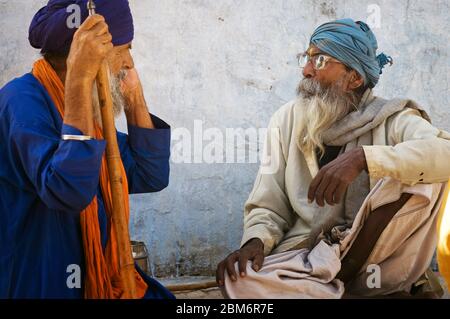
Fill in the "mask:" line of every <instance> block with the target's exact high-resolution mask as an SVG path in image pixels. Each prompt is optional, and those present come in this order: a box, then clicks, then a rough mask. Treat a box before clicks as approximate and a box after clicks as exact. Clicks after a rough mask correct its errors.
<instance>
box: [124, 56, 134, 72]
mask: <svg viewBox="0 0 450 319" xmlns="http://www.w3.org/2000/svg"><path fill="white" fill-rule="evenodd" d="M122 68H123V69H128V70H129V69H133V68H134V61H133V58H132V57H131V54H129V53H127V54H125V56H124V57H123V61H122Z"/></svg>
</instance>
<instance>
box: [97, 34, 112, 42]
mask: <svg viewBox="0 0 450 319" xmlns="http://www.w3.org/2000/svg"><path fill="white" fill-rule="evenodd" d="M98 40H99V41H100V42H101V43H102V44H108V43H111V41H112V35H111V33H109V32H108V33H106V34H103V35H102V36H100V37H98Z"/></svg>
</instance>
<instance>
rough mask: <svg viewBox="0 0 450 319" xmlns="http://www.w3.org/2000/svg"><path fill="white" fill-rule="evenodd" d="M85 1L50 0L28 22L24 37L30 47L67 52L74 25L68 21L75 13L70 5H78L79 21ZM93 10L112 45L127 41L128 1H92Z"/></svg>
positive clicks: (84, 14)
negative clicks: (102, 20) (104, 25)
mask: <svg viewBox="0 0 450 319" xmlns="http://www.w3.org/2000/svg"><path fill="white" fill-rule="evenodd" d="M87 2H88V1H87V0H50V1H49V2H48V3H47V5H46V6H45V7H43V8H41V9H40V10H39V11H38V12H37V13H36V14H35V16H34V18H33V20H32V21H31V25H30V29H29V33H28V39H29V41H30V44H31V46H32V47H34V48H36V49H41V52H42V53H49V52H50V53H59V54H67V53H68V52H69V50H70V45H71V44H72V39H73V35H74V34H75V32H76V30H77V29H76V28H72V27H71V25H70V24H68V21H72V20H73V19H72V17H71V15H73V14H76V12H78V11H75V10H71V8H69V6H70V5H78V6H79V8H80V10H79V12H80V14H81V23H83V21H84V20H86V18H87V17H88V15H89V12H88V10H87ZM95 5H96V12H97V13H98V14H100V15H102V16H103V17H104V18H105V21H106V23H107V24H108V27H109V32H110V33H111V35H112V43H113V44H114V45H116V46H117V45H123V44H126V43H129V42H131V41H132V40H133V37H134V27H133V17H132V16H131V10H130V6H129V3H128V0H95Z"/></svg>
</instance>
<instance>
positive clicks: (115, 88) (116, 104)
mask: <svg viewBox="0 0 450 319" xmlns="http://www.w3.org/2000/svg"><path fill="white" fill-rule="evenodd" d="M125 76H126V71H125V70H120V72H119V74H118V75H117V76H114V75H112V74H111V72H110V73H109V88H110V91H111V98H112V102H113V113H114V117H115V118H117V117H119V116H120V114H121V113H122V112H123V111H124V110H126V109H127V104H126V103H125V98H124V96H123V94H122V91H121V90H120V83H121V81H122V79H123V78H124V77H125ZM92 108H93V111H94V120H95V121H96V122H97V124H99V125H100V126H102V115H101V110H100V102H99V99H98V91H97V83H96V82H94V87H93V89H92Z"/></svg>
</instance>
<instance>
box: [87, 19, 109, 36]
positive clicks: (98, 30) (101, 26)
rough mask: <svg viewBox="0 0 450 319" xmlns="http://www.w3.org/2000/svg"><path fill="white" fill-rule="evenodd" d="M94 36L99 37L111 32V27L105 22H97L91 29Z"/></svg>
mask: <svg viewBox="0 0 450 319" xmlns="http://www.w3.org/2000/svg"><path fill="white" fill-rule="evenodd" d="M89 32H91V33H92V34H93V35H94V36H96V37H98V36H100V35H103V34H106V33H109V27H108V25H107V24H106V23H104V22H99V23H97V24H96V25H95V26H94V27H92V29H91V30H89Z"/></svg>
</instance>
